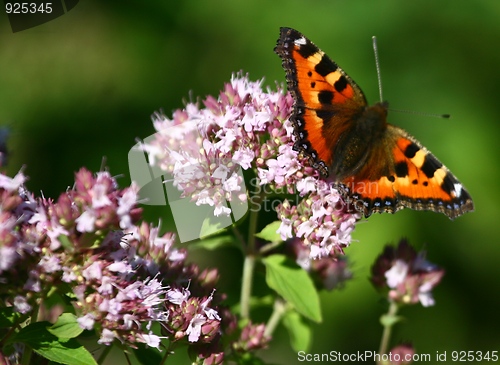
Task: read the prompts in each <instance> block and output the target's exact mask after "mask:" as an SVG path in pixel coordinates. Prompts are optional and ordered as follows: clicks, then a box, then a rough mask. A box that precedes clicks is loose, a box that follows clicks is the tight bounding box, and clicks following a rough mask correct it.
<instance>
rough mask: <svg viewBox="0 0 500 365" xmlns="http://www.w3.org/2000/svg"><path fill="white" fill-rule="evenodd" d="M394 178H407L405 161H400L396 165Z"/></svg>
mask: <svg viewBox="0 0 500 365" xmlns="http://www.w3.org/2000/svg"><path fill="white" fill-rule="evenodd" d="M396 176H397V177H406V176H408V165H407V164H406V162H405V161H401V162H398V163H397V164H396Z"/></svg>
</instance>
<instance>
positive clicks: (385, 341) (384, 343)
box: [378, 301, 398, 357]
mask: <svg viewBox="0 0 500 365" xmlns="http://www.w3.org/2000/svg"><path fill="white" fill-rule="evenodd" d="M397 312H398V305H397V304H396V303H394V302H392V301H391V304H390V306H389V311H388V312H387V314H385V316H387V317H395V316H396V313H397ZM396 322H397V321H395V320H394V321H388V323H386V324H384V332H383V334H382V340H381V341H380V348H379V350H378V353H379V355H380V356H381V357H382V355H383V354H385V353H386V352H387V349H388V347H389V341H390V339H391V333H392V328H393V327H394V324H395V323H396Z"/></svg>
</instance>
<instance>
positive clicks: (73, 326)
mask: <svg viewBox="0 0 500 365" xmlns="http://www.w3.org/2000/svg"><path fill="white" fill-rule="evenodd" d="M47 330H48V331H49V332H50V333H52V334H53V335H54V336H56V337H58V338H65V339H69V338H75V337H78V336H79V335H80V334H81V333H82V332H83V328H82V327H80V325H79V324H78V322H77V321H76V316H75V315H74V314H71V313H63V314H61V315H60V316H59V318H58V319H57V322H56V323H54V324H53V325H52V326H50V327H48V328H47Z"/></svg>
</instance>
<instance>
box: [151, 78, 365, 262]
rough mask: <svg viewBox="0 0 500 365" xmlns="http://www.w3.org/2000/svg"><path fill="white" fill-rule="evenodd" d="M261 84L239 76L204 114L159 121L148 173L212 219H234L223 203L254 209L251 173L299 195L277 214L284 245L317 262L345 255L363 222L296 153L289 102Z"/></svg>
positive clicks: (190, 111)
mask: <svg viewBox="0 0 500 365" xmlns="http://www.w3.org/2000/svg"><path fill="white" fill-rule="evenodd" d="M261 83H262V82H252V81H250V80H249V79H248V76H243V75H242V74H238V75H236V76H233V77H232V78H231V81H230V82H229V83H227V84H226V85H225V87H224V90H223V91H222V92H221V93H220V94H219V97H218V98H217V99H215V98H214V97H211V96H209V97H207V98H206V99H205V100H204V101H203V103H204V106H205V107H204V108H200V106H199V105H198V104H197V103H189V104H187V105H186V107H185V109H183V110H177V111H175V112H174V113H173V118H172V119H169V118H167V117H166V116H164V115H162V114H155V115H154V116H153V123H154V127H155V129H156V131H157V132H158V133H156V134H155V135H154V136H155V137H154V138H153V139H152V140H151V141H150V142H148V143H146V144H145V145H144V146H143V149H144V151H145V152H147V153H148V156H149V161H150V163H151V165H153V166H157V167H159V168H161V169H162V170H163V171H165V172H168V173H171V174H172V175H173V183H174V185H175V186H176V187H177V188H178V189H179V190H180V191H181V192H182V197H191V199H192V200H193V201H195V202H196V204H197V205H202V204H208V205H210V206H213V207H214V215H215V216H219V215H226V216H227V215H229V214H230V213H231V208H230V207H228V206H227V204H226V201H229V202H235V201H239V202H246V201H247V200H248V199H249V198H250V199H251V200H252V202H254V201H255V200H254V199H253V197H251V196H250V197H249V196H248V194H251V192H247V191H244V190H243V189H242V186H244V184H243V175H242V174H240V173H238V171H240V170H241V169H243V170H251V171H253V174H254V176H256V178H257V184H255V185H256V186H259V185H267V186H269V187H270V189H271V190H273V191H275V192H276V193H283V194H298V195H300V197H301V198H302V200H301V202H300V203H299V204H298V205H293V206H292V205H291V204H290V202H289V201H287V200H284V201H283V204H281V205H279V206H278V209H277V215H278V218H279V219H280V220H281V222H282V225H281V227H280V229H279V232H280V233H281V236H282V238H283V239H287V238H289V237H293V236H297V237H300V238H301V239H302V240H303V242H304V243H305V244H307V245H309V246H310V249H311V253H310V255H311V257H312V258H318V257H323V256H328V255H334V254H335V253H336V252H339V251H340V252H341V251H342V248H343V247H345V246H347V245H348V244H349V243H350V241H351V232H352V230H353V229H354V224H355V222H356V221H357V219H359V215H358V214H351V213H349V212H348V211H347V209H346V207H345V204H343V202H342V198H341V195H340V194H339V192H338V191H337V190H336V189H334V188H333V187H332V186H331V185H329V184H327V183H326V182H325V181H324V180H321V179H320V178H319V174H318V172H317V171H316V170H314V169H313V168H312V167H310V166H309V163H308V162H307V160H306V159H304V158H303V157H302V156H300V155H298V153H297V152H296V151H294V150H293V138H294V137H293V127H292V125H291V122H290V121H289V119H288V118H289V117H290V115H291V112H292V106H293V99H292V97H291V96H290V94H289V93H283V91H282V90H281V89H280V88H278V90H277V91H271V90H267V91H264V90H263V89H262V87H261ZM245 176H248V174H246V175H245ZM283 194H282V195H283ZM261 198H265V197H261ZM257 201H258V200H257ZM257 209H259V207H257Z"/></svg>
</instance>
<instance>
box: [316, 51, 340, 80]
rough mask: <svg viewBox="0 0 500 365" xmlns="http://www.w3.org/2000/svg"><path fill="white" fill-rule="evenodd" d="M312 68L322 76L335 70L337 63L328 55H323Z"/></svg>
mask: <svg viewBox="0 0 500 365" xmlns="http://www.w3.org/2000/svg"><path fill="white" fill-rule="evenodd" d="M314 70H315V71H316V72H317V73H319V74H320V75H321V76H323V77H324V76H326V75H328V74H329V73H331V72H334V71H336V70H337V65H336V64H335V63H333V61H332V60H331V59H329V58H328V57H326V56H323V57H322V58H321V61H319V63H318V64H317V65H316V66H315V67H314Z"/></svg>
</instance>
